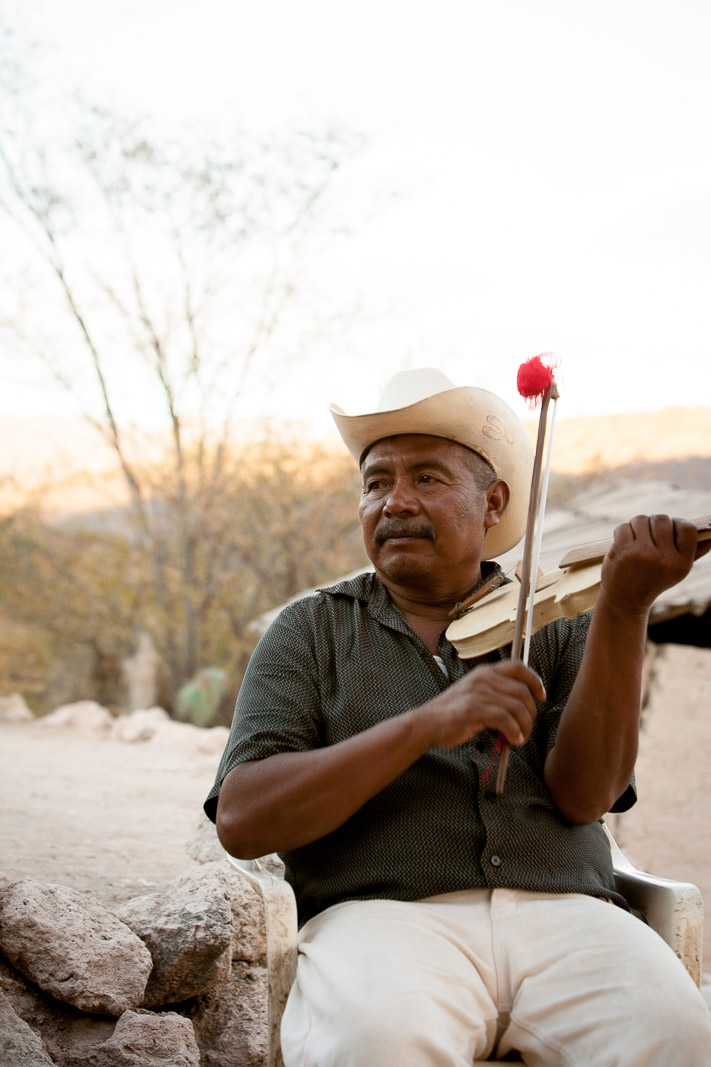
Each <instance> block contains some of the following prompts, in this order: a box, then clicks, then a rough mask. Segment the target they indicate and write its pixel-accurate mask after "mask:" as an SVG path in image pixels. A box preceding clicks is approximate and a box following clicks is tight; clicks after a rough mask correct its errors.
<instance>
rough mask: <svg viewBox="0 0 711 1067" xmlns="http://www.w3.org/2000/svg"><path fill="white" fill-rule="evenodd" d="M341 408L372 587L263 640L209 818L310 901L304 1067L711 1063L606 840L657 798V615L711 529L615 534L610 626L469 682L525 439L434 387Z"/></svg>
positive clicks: (466, 394) (400, 387)
mask: <svg viewBox="0 0 711 1067" xmlns="http://www.w3.org/2000/svg"><path fill="white" fill-rule="evenodd" d="M332 410H333V415H334V418H335V420H336V423H337V425H338V428H339V430H340V432H341V435H342V436H343V438H344V441H345V442H346V444H347V446H348V447H349V449H350V451H351V453H352V454H353V456H354V458H355V459H356V461H357V462H358V463H359V465H360V468H361V473H362V485H363V488H362V495H361V503H360V521H361V525H362V530H363V537H364V543H365V547H366V551H367V553H368V556H369V557H370V559H371V561H372V563H373V567H374V571H375V573H374V574H367V575H363V576H361V577H359V578H357V579H355V580H352V581H346V582H342V583H340V584H339V585H336V586H334V587H332V588H330V589H325V590H322V591H320V592H318V593H317V594H316V595H315V596H313V597H309V598H306V599H305V600H302V601H300V602H297V603H296V604H293V605H290V606H289V607H287V608H286V609H285V610H284V611H283V612H282V614H281V615H280V617H279V618H278V619H277V620H276V622H275V623H274V624H273V626H272V627H271V628H270V630H269V631H268V632H267V634H266V635H265V636H264V637H263V639H262V641H261V642H260V644H259V646H258V648H257V649H256V651H255V653H254V656H253V658H252V661H251V663H250V667H249V669H248V671H247V674H246V676H245V680H244V683H243V686H242V689H241V691H240V694H239V698H238V702H237V708H236V712H235V720H234V724H233V728H232V733H231V735H230V739H229V742H228V745H227V748H226V751H225V754H224V756H223V760H222V763H221V765H220V769H219V772H218V778H217V782H216V785H215V788H214V789H213V791H212V793H211V795H210V798H209V799H208V801H207V802H206V811H207V813H208V814H209V815H210V816H211V817H213V818H214V817H216V820H217V827H218V834H219V836H220V840H221V841H222V843H223V845H224V846H225V848H226V849H227V850H228V851H229V852H230V853H232V854H233V855H236V856H241V857H243V858H250V857H256V856H260V855H264V854H267V853H270V852H274V851H278V852H280V853H281V855H282V857H283V859H284V862H285V864H286V874H287V877H288V878H289V880H290V882H291V883H292V885H293V886H294V890H295V892H296V896H297V903H298V907H299V916H300V922H301V923H302V924H303V925H302V926H301V932H300V956H299V965H298V973H297V978H296V982H295V984H294V987H293V989H292V992H291V995H290V998H289V1002H288V1004H287V1008H286V1011H285V1014H284V1020H283V1026H282V1047H283V1052H284V1059H285V1063H286V1065H287V1067H297V1065H305V1064H309V1065H315V1067H395V1065H399V1064H402V1065H407V1067H439V1065H442V1067H444V1065H447V1067H450V1065H456V1067H465V1065H466V1067H471V1064H472V1062H473V1060H475V1059H484V1058H486V1057H487V1056H489V1055H491V1054H492V1053H495V1054H496V1055H498V1056H499V1057H502V1056H505V1055H506V1054H507V1053H508V1052H511V1051H512V1050H518V1051H519V1052H520V1054H521V1056H522V1058H523V1059H524V1061H525V1062H526V1063H529V1064H536V1065H543V1064H545V1065H546V1067H553V1065H571V1067H572V1065H575V1067H593V1065H596V1067H597V1065H603V1064H604V1065H612V1064H625V1065H632V1064H636V1065H639V1067H641V1065H645V1067H650V1065H657V1067H670V1065H672V1064H674V1063H680V1062H684V1064H694V1065H702V1064H706V1065H708V1064H711V1027H710V1026H709V1019H708V1012H707V1010H706V1007H705V1004H704V1002H703V999H702V998H701V996H700V994H699V992H698V990H697V989H696V987H695V985H694V983H693V982H692V981H691V979H690V978H689V976H688V975H687V973H686V971H685V970H684V968H683V967H682V965H681V964H680V963H679V961H678V960H677V959H676V956H675V955H674V954H673V952H672V951H671V950H670V949H669V948H668V947H667V946H666V945H665V944H664V942H663V941H662V940H661V939H660V938H659V937H657V935H656V934H655V933H654V932H653V931H651V930H650V929H649V927H647V926H646V925H645V924H644V923H643V922H641V921H640V920H639V919H637V918H635V917H633V916H632V915H631V914H630V913H629V910H628V909H627V905H626V902H625V901H624V900H623V899H622V898H621V897H620V896H619V895H618V894H617V892H616V890H615V886H614V881H613V875H612V865H611V860H610V854H609V847H608V845H607V841H606V838H605V835H604V831H603V829H602V826H601V823H600V821H599V820H600V819H601V817H602V816H603V815H604V814H605V812H607V811H623V810H625V809H627V808H628V807H630V806H631V804H632V803H634V799H635V793H634V785H633V784H632V774H633V767H634V761H635V757H636V751H637V734H638V725H639V707H640V685H641V664H642V656H643V649H644V643H645V637H646V624H647V617H648V613H649V608H650V606H651V604H652V602H653V601H654V600H655V598H656V597H657V596H658V595H659V593H661V592H662V591H663V590H664V589H666V588H668V587H669V586H671V585H673V584H675V583H676V582H678V581H679V580H680V579H681V578H683V577H684V575H685V574H686V573H687V572H688V570H689V568H690V567H691V565H692V563H693V560H694V558H695V556H696V555H697V552H698V549H697V537H696V531H695V529H694V527H693V526H692V525H691V524H690V523H686V522H683V521H679V520H673V521H672V520H671V519H669V518H668V517H665V516H651V517H649V518H648V517H637V518H635V519H633V520H632V521H631V522H630V523H628V524H625V525H624V526H621V527H619V528H618V530H617V531H616V532H615V539H614V545H613V548H612V549H611V550H610V552H609V553H608V556H607V558H606V561H605V564H604V568H603V576H602V587H601V592H600V596H599V599H598V602H597V605H596V608H595V611H594V613H593V616H592V620H590V619H589V618H588V617H584V618H581V619H578V620H575V621H574V622H573V623H565V622H558V623H554V624H552V625H550V626H548V627H546V628H545V630H543V631H541V632H540V633H539V634H537V635H535V637H534V639H533V642H532V647H531V654H530V657H529V660H530V666H524V665H523V664H521V663H520V662H512V661H511V659H510V658H509V655H510V649H501V650H499V651H497V652H495V653H492V654H490V655H487V656H484V657H481V658H480V659H476V660H470V661H466V662H463V661H461V660H459V659H458V657H457V655H456V652H455V650H454V648H453V647H452V645H451V644H450V642H449V641H448V640H447V638H446V629H447V626H448V624H449V622H450V621H451V613H452V609H453V608H454V606H455V605H457V604H458V603H459V602H461V601H462V600H464V599H466V598H467V597H468V596H469V595H470V594H471V593H472V591H473V590H475V589H476V588H477V587H478V586H479V585H480V584H482V582H483V581H485V580H487V579H488V578H489V577H491V575H492V574H493V573H495V572H496V569H497V568H496V565H494V564H492V563H491V562H490V560H491V558H492V557H495V556H497V555H500V554H501V553H502V552H504V551H506V550H508V549H509V548H512V547H513V546H514V545H516V544H517V543H518V541H519V540H520V539H521V537H522V535H523V532H524V527H525V515H526V510H527V506H528V482H529V479H530V467H531V455H530V446H529V444H528V440H527V437H526V434H525V431H524V429H523V427H522V425H521V423H520V422H519V420H518V419H517V418H516V416H515V415H514V414H513V412H511V410H510V409H509V408H508V407H507V406H506V405H505V404H503V402H502V401H500V400H499V399H498V398H497V397H495V396H493V395H492V394H491V393H488V392H486V391H484V390H479V389H474V388H469V387H464V388H455V387H454V386H453V385H452V383H451V382H450V381H449V380H448V379H447V378H445V377H444V375H441V374H440V373H439V372H437V371H431V370H419V371H408V372H404V373H403V374H400V375H397V376H396V377H395V378H394V379H393V380H392V382H391V383H389V385H388V386H387V387H386V390H385V391H384V394H383V396H382V398H381V402H380V405H379V409H378V411H376V412H374V413H370V414H367V415H360V416H348V415H345V414H344V413H343V412H342V411H341V410H340V409H339V408H335V407H334V408H333V409H332ZM499 732H500V733H501V734H502V735H503V736H504V737H505V738H506V740H507V742H508V743H509V744H510V745H511V746H512V752H511V759H510V763H509V768H508V776H507V779H506V787H505V790H504V792H503V794H502V795H501V796H497V795H496V792H495V789H494V788H493V781H495V771H494V773H493V774H491V773H490V772H491V770H492V757H493V755H494V753H495V743H496V738H497V734H498V733H499Z"/></svg>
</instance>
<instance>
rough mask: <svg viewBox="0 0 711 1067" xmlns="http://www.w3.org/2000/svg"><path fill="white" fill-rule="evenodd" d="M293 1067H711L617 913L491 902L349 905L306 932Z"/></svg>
mask: <svg viewBox="0 0 711 1067" xmlns="http://www.w3.org/2000/svg"><path fill="white" fill-rule="evenodd" d="M282 1048H283V1052H284V1062H285V1065H286V1067H471V1065H472V1063H473V1062H474V1060H485V1059H486V1058H487V1057H489V1056H490V1055H492V1053H493V1054H494V1055H495V1058H496V1057H499V1058H502V1057H504V1056H505V1055H506V1053H507V1052H511V1051H512V1050H517V1051H518V1052H519V1053H520V1055H521V1058H522V1059H523V1061H524V1062H525V1063H526V1064H530V1065H532V1067H559V1065H560V1067H563V1065H565V1067H614V1065H617V1064H619V1065H620V1067H623V1065H624V1067H677V1065H679V1067H681V1065H683V1067H710V1065H711V1024H710V1022H709V1012H708V1009H707V1007H706V1004H705V1002H704V1000H703V997H702V996H701V994H700V992H699V990H698V989H697V987H696V985H695V984H694V982H693V981H692V979H691V978H690V977H689V975H688V973H687V972H686V970H685V968H684V967H683V965H682V964H681V963H680V962H679V960H678V959H677V958H676V956H675V955H674V953H673V952H672V950H671V949H670V948H669V946H668V945H666V944H665V943H664V941H662V939H661V938H660V937H659V936H658V935H657V934H656V933H655V932H654V931H653V930H651V929H650V928H649V927H648V926H646V925H645V924H644V923H643V922H642V921H641V920H639V919H637V918H635V917H634V916H632V915H629V914H628V913H627V912H624V911H623V910H622V909H621V908H618V907H617V906H615V905H614V904H610V903H607V902H606V901H601V900H596V899H594V898H593V897H588V896H585V895H580V894H566V895H552V894H546V893H527V892H521V891H518V890H508V889H495V890H493V891H489V890H472V891H468V892H461V893H448V894H445V895H443V896H438V897H431V898H428V899H426V900H421V901H415V902H411V903H403V902H400V901H390V900H376V901H349V902H346V903H343V904H337V905H335V906H334V907H332V908H328V909H327V910H326V911H325V912H322V913H321V914H320V915H317V916H315V917H314V918H313V919H311V920H310V921H309V922H308V923H306V924H305V926H304V927H303V929H302V931H301V934H300V944H299V963H298V969H297V977H296V981H295V984H294V986H293V988H292V991H291V994H290V997H289V1000H288V1003H287V1006H286V1010H285V1013H284V1018H283V1022H282Z"/></svg>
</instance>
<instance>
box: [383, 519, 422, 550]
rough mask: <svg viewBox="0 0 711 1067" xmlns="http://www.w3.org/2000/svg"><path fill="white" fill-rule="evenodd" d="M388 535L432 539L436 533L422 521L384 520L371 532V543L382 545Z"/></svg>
mask: <svg viewBox="0 0 711 1067" xmlns="http://www.w3.org/2000/svg"><path fill="white" fill-rule="evenodd" d="M389 537H426V538H428V539H429V540H430V541H434V540H435V537H436V534H435V532H434V530H433V528H432V527H431V526H427V525H425V524H424V523H411V522H409V523H403V522H385V523H383V525H382V526H379V527H378V529H377V530H376V531H375V533H374V534H373V544H375V545H382V544H383V542H384V541H387V539H388V538H389Z"/></svg>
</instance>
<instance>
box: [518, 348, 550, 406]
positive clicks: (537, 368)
mask: <svg viewBox="0 0 711 1067" xmlns="http://www.w3.org/2000/svg"><path fill="white" fill-rule="evenodd" d="M544 359H546V360H548V362H547V363H544V362H543V361H544ZM553 365H554V364H553V361H552V360H551V357H550V356H549V355H547V354H546V353H543V354H542V355H540V356H532V357H531V359H527V360H526V362H525V363H522V364H521V366H520V367H519V368H518V374H517V375H516V385H517V386H518V391H519V393H520V394H521V396H522V397H525V399H526V400H527V401H528V403H529V405H530V406H531V407H532V408H534V407H535V406H536V404H538V402H539V401H540V400H542V399H543V397H544V396H545V395H546V392H547V391H548V389H550V387H551V385H552V383H553Z"/></svg>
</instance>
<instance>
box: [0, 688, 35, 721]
mask: <svg viewBox="0 0 711 1067" xmlns="http://www.w3.org/2000/svg"><path fill="white" fill-rule="evenodd" d="M34 720H35V717H34V715H33V714H32V712H31V711H30V709H29V708H28V707H27V704H26V703H25V698H24V697H22V696H20V694H19V693H10V695H9V696H5V697H0V722H34Z"/></svg>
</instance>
